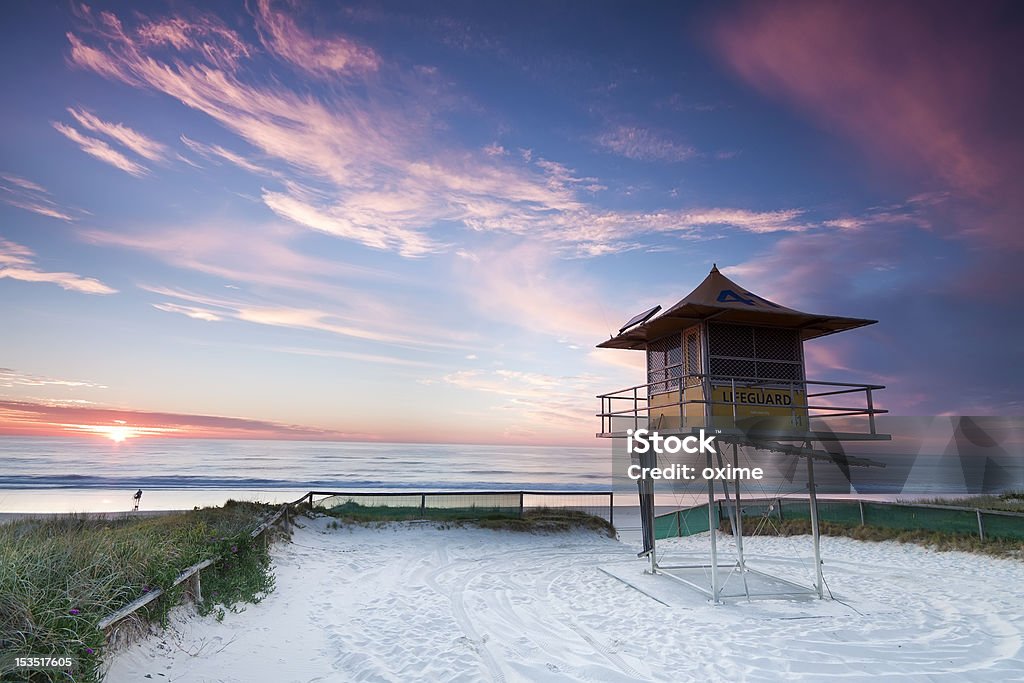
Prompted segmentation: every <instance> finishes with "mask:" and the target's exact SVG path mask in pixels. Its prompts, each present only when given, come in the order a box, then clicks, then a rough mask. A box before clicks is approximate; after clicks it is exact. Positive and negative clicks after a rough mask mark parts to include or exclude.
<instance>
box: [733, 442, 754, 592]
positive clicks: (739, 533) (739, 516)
mask: <svg viewBox="0 0 1024 683" xmlns="http://www.w3.org/2000/svg"><path fill="white" fill-rule="evenodd" d="M732 467H733V470H734V471H739V469H740V456H739V446H738V445H737V444H733V445H732ZM733 520H735V524H736V526H735V527H734V530H735V536H736V560H737V562H738V563H739V570H740V578H742V579H743V592H744V593H746V595H747V600H750V587H749V586H747V563H746V560H744V559H743V509H742V508H741V507H740V478H739V475H736V512H735V513H734V514H733Z"/></svg>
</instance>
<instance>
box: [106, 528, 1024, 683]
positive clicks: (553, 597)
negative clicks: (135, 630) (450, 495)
mask: <svg viewBox="0 0 1024 683" xmlns="http://www.w3.org/2000/svg"><path fill="white" fill-rule="evenodd" d="M298 522H299V524H298V525H297V526H296V528H295V529H294V533H293V536H292V539H291V542H284V541H281V542H278V543H277V544H275V545H274V546H273V548H272V557H273V563H274V573H275V576H276V589H275V590H274V591H273V592H272V593H271V594H269V595H268V596H267V597H266V598H265V599H264V600H263V601H262V602H260V603H259V604H255V605H242V606H240V607H239V612H237V613H234V612H230V611H229V612H227V613H226V614H225V615H224V617H223V620H222V621H218V620H217V619H216V618H215V616H214V615H210V616H207V617H199V616H197V615H195V614H194V613H193V612H192V610H191V608H190V607H188V606H182V607H179V608H176V609H175V610H174V612H173V613H172V617H171V619H170V623H169V626H168V628H167V629H166V630H163V631H159V632H157V633H155V634H154V635H152V636H150V637H148V638H146V639H144V640H141V641H139V642H136V643H135V644H133V645H131V646H129V647H127V648H125V649H123V650H121V651H119V652H116V653H112V654H111V655H110V657H109V660H108V664H109V670H108V676H107V678H106V680H107V681H110V682H111V683H121V682H126V681H151V680H163V681H254V680H274V681H349V680H351V681H364V680H366V681H368V680H395V681H404V680H458V681H478V680H490V681H538V680H550V681H561V680H576V681H635V680H651V681H668V680H673V681H689V680H692V681H715V680H730V681H734V680H744V681H774V680H780V679H786V680H807V681H812V680H820V679H822V678H825V677H836V678H842V679H843V680H846V681H860V680H864V681H866V680H871V679H878V678H884V679H886V680H892V679H899V680H905V681H924V680H927V681H954V680H956V681H960V680H977V681H1005V680H1011V679H1014V678H1015V677H1019V676H1020V675H1021V672H1022V671H1024V635H1022V634H1024V614H1022V613H1021V610H1020V605H1019V600H1016V599H1007V598H1008V596H1010V595H1013V594H1015V593H1014V592H1015V591H1016V587H1017V586H1019V585H1020V584H1021V582H1022V581H1024V564H1022V563H1020V562H1019V561H1014V560H1007V559H997V558H991V557H987V556H983V555H974V554H966V553H961V552H943V553H940V552H936V551H932V550H930V549H927V548H923V547H920V546H914V545H903V544H899V543H895V542H881V543H875V542H862V541H855V540H852V539H847V538H831V537H825V538H823V539H822V554H823V557H824V558H825V577H826V580H827V582H828V588H829V590H830V592H831V593H832V594H833V595H834V597H835V598H836V599H835V600H823V601H819V600H815V599H799V600H794V599H789V600H761V601H757V600H755V601H751V602H747V601H742V600H741V601H735V600H734V601H729V602H728V603H727V604H724V605H718V606H716V605H711V604H709V603H708V602H707V600H706V599H705V598H704V597H702V596H701V595H699V594H698V593H696V592H695V591H693V590H692V589H689V588H687V587H685V586H682V585H680V584H677V583H675V582H673V581H671V580H670V579H667V578H665V577H651V576H644V574H643V569H644V567H645V565H646V563H645V562H644V561H643V560H639V559H637V558H636V551H637V549H638V548H637V545H636V543H637V539H636V538H635V537H634V536H635V535H634V534H626V535H625V538H624V540H622V541H620V540H616V539H611V538H608V537H606V536H602V535H599V534H597V533H594V532H584V531H577V532H569V533H558V534H538V533H516V532H509V531H492V530H485V529H478V528H472V527H453V528H438V526H437V525H435V524H383V525H378V526H341V527H340V528H332V527H333V526H337V525H334V524H332V520H331V519H330V518H324V517H321V518H317V519H308V518H299V520H298ZM719 542H720V548H722V549H724V550H723V553H724V554H728V553H729V552H730V548H731V546H730V539H729V538H728V537H726V536H724V535H720V536H719ZM707 544H708V537H707V534H706V533H705V534H698V535H695V536H692V537H688V538H681V539H669V540H666V541H662V542H661V543H660V544H659V552H661V553H662V554H663V556H665V557H672V556H678V557H680V558H686V557H690V558H694V557H697V556H698V555H699V554H700V553H706V549H707ZM745 550H746V554H747V557H748V562H750V564H751V566H754V565H756V566H758V567H761V568H769V569H771V570H772V571H773V572H777V573H779V575H781V576H785V577H786V578H790V579H792V580H794V581H802V582H803V583H805V584H806V583H809V579H810V571H811V566H812V565H811V563H810V559H809V558H810V542H809V538H808V537H799V536H798V537H786V538H779V537H759V538H753V539H747V540H746V548H745ZM612 574H616V575H618V576H620V577H622V576H626V577H631V578H632V581H631V582H632V583H633V586H630V585H627V584H626V583H624V582H623V581H621V580H619V579H617V578H615V577H614V576H612ZM638 589H639V590H638Z"/></svg>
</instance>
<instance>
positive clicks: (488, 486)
mask: <svg viewBox="0 0 1024 683" xmlns="http://www.w3.org/2000/svg"><path fill="white" fill-rule="evenodd" d="M594 479H595V480H594V481H592V482H591V483H572V484H567V483H551V482H529V481H526V482H507V481H504V482H489V481H482V482H479V481H478V482H409V481H402V482H400V481H382V480H376V479H313V480H308V479H301V480H300V479H266V478H259V477H229V476H221V477H200V476H182V475H178V476H152V475H150V476H138V477H102V476H90V475H82V474H65V475H37V476H33V475H7V476H3V477H0V489H154V490H161V489H167V490H173V489H303V490H320V491H332V490H340V491H345V490H351V489H380V490H383V489H397V490H402V491H421V490H423V491H444V490H457V491H502V490H505V491H587V490H593V489H595V488H597V489H601V490H607V489H608V488H609V485H610V482H609V481H607V480H606V479H603V480H601V479H598V478H594Z"/></svg>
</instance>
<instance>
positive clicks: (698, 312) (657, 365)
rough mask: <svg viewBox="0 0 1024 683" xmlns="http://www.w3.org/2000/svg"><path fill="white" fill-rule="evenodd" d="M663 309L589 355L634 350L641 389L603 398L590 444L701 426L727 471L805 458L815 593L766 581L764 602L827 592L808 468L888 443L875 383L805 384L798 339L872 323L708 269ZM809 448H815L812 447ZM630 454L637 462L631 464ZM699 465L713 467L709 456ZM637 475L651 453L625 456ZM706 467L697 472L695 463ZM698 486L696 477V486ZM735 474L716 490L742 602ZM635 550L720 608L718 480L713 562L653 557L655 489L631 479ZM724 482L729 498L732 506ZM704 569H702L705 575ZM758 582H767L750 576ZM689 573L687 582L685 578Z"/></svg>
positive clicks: (853, 461)
mask: <svg viewBox="0 0 1024 683" xmlns="http://www.w3.org/2000/svg"><path fill="white" fill-rule="evenodd" d="M659 311H661V307H660V306H656V307H654V308H652V309H650V310H647V311H644V312H643V313H641V314H639V315H637V316H635V317H634V318H632V319H631V320H630V321H629V322H627V323H626V324H625V325H624V326H623V327H622V328H621V329H620V330H619V332H618V334H617V335H615V336H613V337H611V338H610V339H608V340H607V341H604V342H602V343H600V344H598V348H606V349H627V350H636V351H643V352H644V353H645V354H646V357H647V381H646V382H645V383H644V384H639V385H637V386H633V387H629V388H627V389H623V390H620V391H616V392H612V393H609V394H603V395H601V396H599V397H598V398H599V399H600V401H601V409H600V413H599V414H598V415H599V417H600V418H601V431H600V432H599V433H598V436H599V437H605V438H621V439H623V441H625V437H626V436H627V434H628V433H631V432H628V430H633V431H634V432H635V431H636V430H638V429H648V430H651V431H655V430H656V431H657V432H658V433H659V434H661V435H662V436H666V437H667V436H679V437H684V436H690V435H696V434H698V433H699V431H700V430H702V429H703V430H705V432H707V433H710V434H714V435H715V437H716V442H717V445H718V455H717V461H718V462H717V464H718V465H719V467H721V466H722V457H723V454H722V451H723V450H725V448H726V447H727V446H728V447H730V448H731V450H732V459H733V462H732V465H733V466H734V468H739V452H740V449H741V448H742V449H748V450H751V451H754V452H758V451H759V452H761V453H762V454H774V455H776V456H780V457H789V458H796V459H801V458H802V459H804V460H805V461H806V465H807V483H808V487H807V496H808V505H809V508H810V520H811V533H812V542H813V546H814V563H815V571H814V587H813V589H808V588H806V587H803V586H799V585H797V584H795V583H793V582H790V581H785V580H782V579H775V580H774V581H772V582H771V583H772V585H774V586H775V587H776V589H778V588H779V587H781V588H782V589H783V590H781V591H780V590H775V591H774V592H773V593H772V595H783V594H797V593H801V592H808V591H809V592H810V593H811V594H816V595H817V596H818V597H819V598H821V597H823V596H824V592H823V591H824V579H823V576H822V570H821V553H820V544H819V529H818V510H817V506H818V503H817V496H816V491H815V482H814V463H815V461H828V462H830V463H835V464H837V465H839V466H840V467H841V468H843V469H846V470H847V471H848V468H849V467H856V466H872V465H879V463H874V462H871V461H869V460H866V459H862V458H852V457H846V456H842V457H837V456H836V454H837V453H841V452H842V449H841V448H840V447H837V446H838V445H839V444H840V443H841V442H843V441H863V440H888V439H889V438H890V436H889V435H887V434H880V433H878V432H877V431H876V425H875V416H876V415H878V414H879V413H884V412H886V411H884V410H880V409H878V408H876V407H875V404H874V392H876V391H878V390H880V389H884V387H883V386H880V385H871V384H851V383H847V382H829V381H820V380H810V379H807V376H806V372H805V365H804V349H803V345H804V342H806V341H809V340H812V339H816V338H818V337H823V336H825V335H829V334H835V333H838V332H845V331H848V330H854V329H857V328H859V327H864V326H866V325H871V324H873V323H875V322H877V321H875V320H866V319H862V318H848V317H840V316H832V315H816V314H811V313H804V312H801V311H797V310H794V309H791V308H786V307H785V306H781V305H779V304H776V303H774V302H772V301H769V300H767V299H765V298H763V297H760V296H757V295H756V294H753V293H752V292H750V291H749V290H747V289H746V288H744V287H741V286H740V285H738V284H736V283H735V282H733V281H732V280H730V279H729V278H727V277H725V276H724V275H722V273H721V272H719V270H718V268H717V266H716V267H712V269H711V272H710V273H709V274H708V276H707V277H706V278H705V279H704V281H703V282H702V283H701V284H700V285H699V286H698V287H697V288H696V289H694V290H693V291H692V292H690V294H688V295H687V296H685V297H684V298H683V299H682V300H681V301H679V302H678V303H677V304H675V305H674V306H671V307H670V308H669V309H667V310H666V311H664V312H663V313H661V314H660V315H659ZM815 444H818V446H817V447H816V445H815ZM635 457H636V456H635ZM705 458H706V466H707V467H713V466H714V464H715V463H714V462H713V459H712V456H711V454H710V453H707V454H706V456H705ZM634 462H636V463H637V464H639V465H640V466H641V467H652V466H655V465H656V459H655V456H654V455H653V454H646V455H641V456H639V457H638V458H637V459H636V460H634ZM702 466H704V465H702ZM702 483H703V481H702ZM741 483H742V482H741V481H740V479H739V478H736V479H735V480H733V481H731V482H728V481H721V482H720V483H719V486H720V488H721V489H722V492H723V493H724V495H725V502H726V503H729V508H730V509H729V519H730V521H731V526H732V531H733V535H734V538H735V545H736V554H737V558H736V562H735V563H732V564H730V565H728V568H729V569H730V571H738V572H739V574H740V575H741V576H742V577H743V586H744V594H745V595H746V597H748V598H750V597H751V596H752V594H751V591H750V590H749V588H748V587H747V580H746V573H747V572H752V571H755V570H753V569H751V568H749V567H748V566H747V565H746V562H745V559H744V556H743V529H742V508H741V503H740V500H741V492H740V489H741V488H742V487H741ZM637 484H638V487H639V494H640V510H641V526H642V532H643V552H642V553H640V556H646V557H648V558H649V560H650V571H651V573H654V574H663V575H666V576H670V577H672V578H675V579H677V580H679V581H682V582H683V583H686V584H688V585H690V586H691V587H693V588H696V589H698V590H699V591H701V592H703V593H705V594H706V595H708V596H709V597H710V598H711V599H712V601H713V602H715V603H718V602H720V600H721V599H722V597H723V594H722V588H721V581H720V570H721V568H722V566H723V565H720V563H719V557H718V555H719V553H718V550H717V543H716V533H715V531H716V530H717V529H718V517H717V509H718V507H717V505H716V482H715V480H714V479H709V480H707V481H706V484H707V499H708V506H707V507H708V529H709V530H710V531H711V534H710V539H711V540H710V546H711V547H710V551H711V552H710V554H711V557H710V564H697V565H664V564H660V563H659V561H658V554H657V549H656V538H655V537H656V533H655V519H654V482H653V481H652V480H651V479H650V478H647V479H639V480H638V482H637ZM730 484H731V485H732V487H733V490H734V491H735V495H734V496H733V497H732V498H733V499H734V501H735V505H734V507H733V506H732V504H731V501H730V500H729V498H730V496H729V486H730ZM692 569H701V570H704V573H705V574H710V576H709V578H710V586H707V585H701V584H700V583H698V582H697V581H695V580H693V574H692V572H691V573H689V574H688V573H687V572H686V571H685V570H692ZM707 570H710V571H709V572H708V571H707ZM757 573H758V574H760V575H762V576H764V577H769V578H773V579H774V578H775V577H770V575H768V574H766V573H764V572H760V571H757ZM688 577H689V578H688Z"/></svg>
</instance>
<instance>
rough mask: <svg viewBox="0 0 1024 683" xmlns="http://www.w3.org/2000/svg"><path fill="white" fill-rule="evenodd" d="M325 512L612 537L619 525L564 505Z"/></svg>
mask: <svg viewBox="0 0 1024 683" xmlns="http://www.w3.org/2000/svg"><path fill="white" fill-rule="evenodd" d="M323 512H324V513H325V514H328V515H330V516H331V517H336V518H338V520H340V521H341V522H342V523H347V524H367V523H372V522H404V521H414V520H415V521H419V520H427V521H432V522H442V523H450V524H453V525H462V524H470V525H474V526H478V527H482V528H484V529H504V530H507V531H530V532H561V531H570V530H573V529H592V530H594V531H598V532H601V533H604V534H607V535H608V536H611V537H614V536H615V527H613V526H612V525H611V524H609V523H608V522H607V521H606V520H604V519H602V518H601V517H597V516H595V515H590V514H587V513H586V512H580V511H578V510H565V509H560V508H526V509H525V510H524V511H523V514H522V516H520V514H519V508H518V507H517V508H477V507H466V508H419V507H389V506H386V505H381V506H367V505H360V504H358V503H353V502H348V503H345V504H344V505H339V506H337V507H333V508H329V509H326V510H323Z"/></svg>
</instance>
